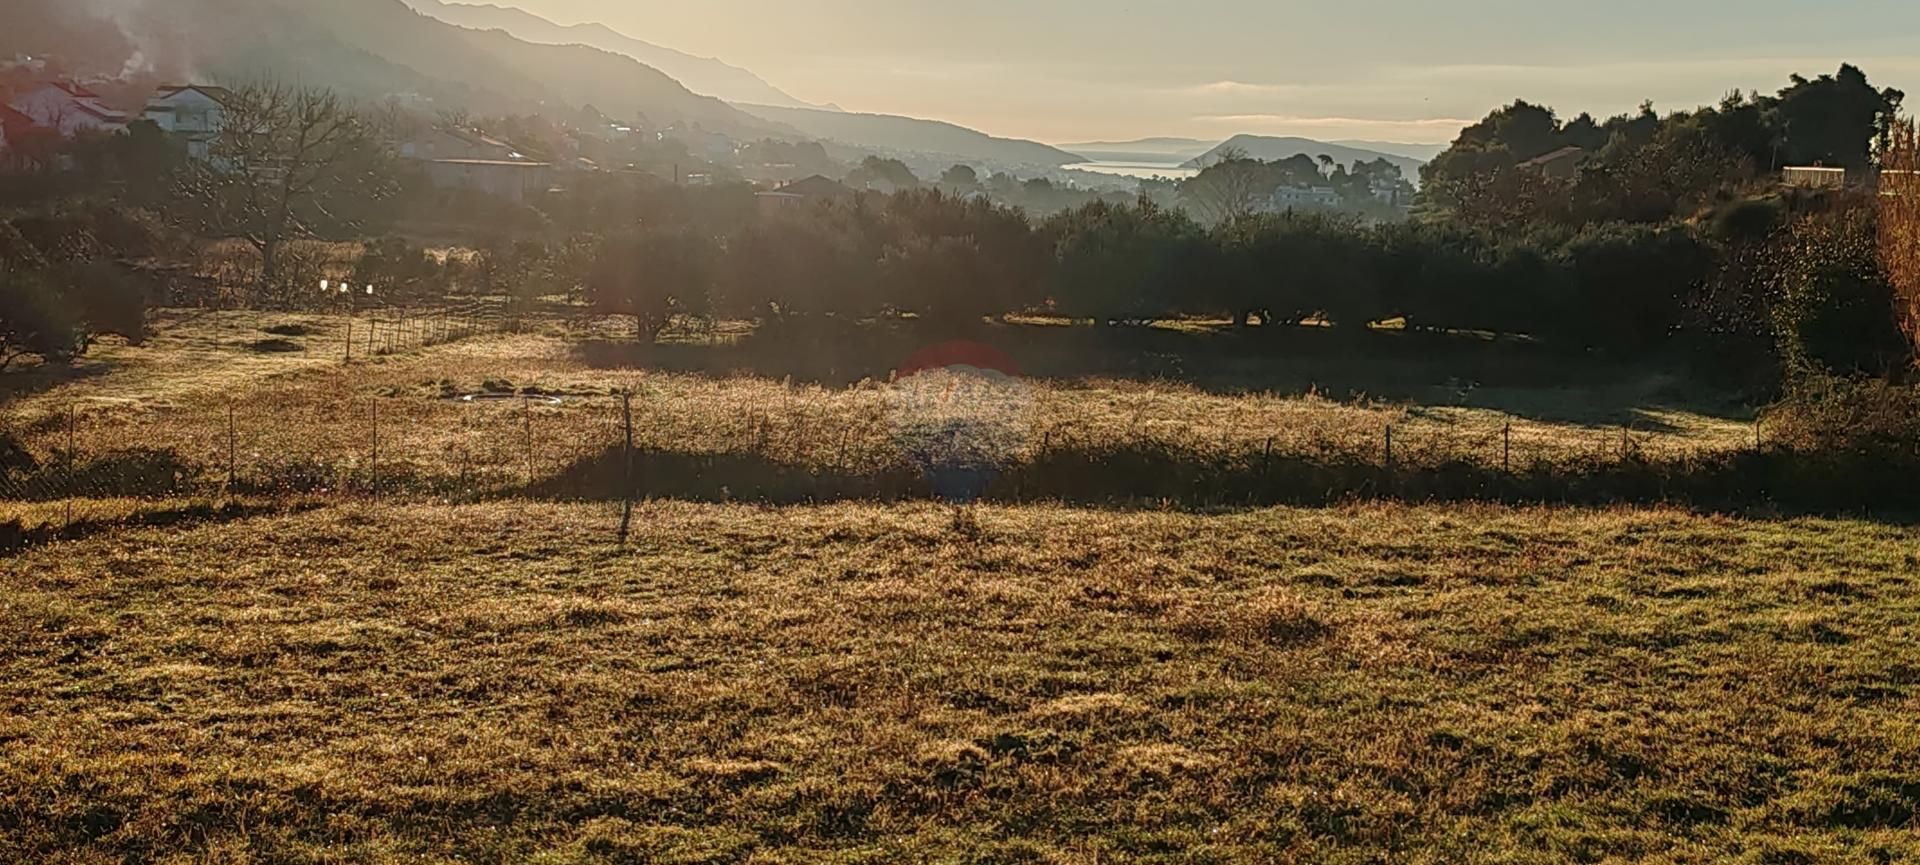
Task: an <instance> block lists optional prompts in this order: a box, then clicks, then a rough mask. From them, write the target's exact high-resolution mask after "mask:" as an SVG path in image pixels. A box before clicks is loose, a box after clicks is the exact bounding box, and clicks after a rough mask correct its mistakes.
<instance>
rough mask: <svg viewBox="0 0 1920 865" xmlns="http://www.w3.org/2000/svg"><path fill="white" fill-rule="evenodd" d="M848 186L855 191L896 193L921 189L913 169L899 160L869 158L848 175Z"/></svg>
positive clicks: (877, 157)
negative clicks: (873, 190) (866, 190)
mask: <svg viewBox="0 0 1920 865" xmlns="http://www.w3.org/2000/svg"><path fill="white" fill-rule="evenodd" d="M847 185H848V186H852V187H854V188H855V189H878V190H880V191H882V192H895V191H899V190H903V189H918V188H920V178H918V177H915V176H914V174H913V169H910V168H908V167H907V164H906V163H904V162H901V161H900V160H898V159H889V158H884V157H879V156H869V157H867V158H866V159H864V160H861V162H860V165H859V167H857V168H855V169H854V170H853V171H851V172H849V173H848V174H847Z"/></svg>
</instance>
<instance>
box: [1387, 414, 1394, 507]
mask: <svg viewBox="0 0 1920 865" xmlns="http://www.w3.org/2000/svg"><path fill="white" fill-rule="evenodd" d="M1392 488H1393V424H1387V489H1388V490H1389V491H1391V490H1392Z"/></svg>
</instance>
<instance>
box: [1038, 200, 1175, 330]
mask: <svg viewBox="0 0 1920 865" xmlns="http://www.w3.org/2000/svg"><path fill="white" fill-rule="evenodd" d="M1041 230H1042V231H1043V232H1045V233H1046V235H1047V236H1048V237H1050V238H1051V239H1052V240H1053V243H1054V249H1055V254H1056V256H1057V258H1058V270H1057V272H1056V277H1055V281H1054V291H1053V297H1052V302H1053V306H1054V308H1055V309H1056V310H1058V311H1060V312H1063V313H1065V314H1067V315H1070V316H1076V317H1091V318H1094V319H1096V320H1099V321H1107V320H1123V321H1126V320H1134V321H1137V320H1145V319H1153V318H1159V317H1163V316H1167V315H1170V314H1174V313H1175V312H1177V311H1179V310H1183V309H1190V308H1192V307H1191V306H1189V305H1187V304H1186V298H1185V297H1184V295H1185V294H1186V291H1185V290H1186V289H1188V288H1189V287H1190V286H1192V285H1193V284H1194V283H1195V282H1196V281H1197V278H1198V277H1199V276H1200V274H1203V273H1205V268H1204V265H1201V266H1198V267H1196V266H1195V265H1197V264H1200V263H1201V262H1202V256H1203V255H1204V254H1205V253H1206V251H1207V248H1208V244H1207V241H1206V233H1205V231H1204V230H1203V229H1202V228H1201V227H1200V226H1199V224H1197V223H1195V222H1194V221H1193V220H1192V219H1191V218H1189V217H1188V216H1187V215H1186V213H1185V212H1183V211H1178V210H1166V209H1163V208H1161V207H1159V206H1158V205H1155V204H1153V203H1151V202H1146V201H1143V202H1140V203H1139V204H1138V205H1135V206H1131V207H1128V206H1115V205H1110V204H1107V203H1105V202H1096V203H1094V204H1089V205H1087V206H1085V207H1082V208H1079V209H1077V210H1072V211H1068V212H1066V213H1062V214H1059V215H1057V216H1055V217H1053V218H1052V219H1050V220H1048V221H1047V223H1046V224H1045V225H1044V226H1043V227H1042V229H1041Z"/></svg>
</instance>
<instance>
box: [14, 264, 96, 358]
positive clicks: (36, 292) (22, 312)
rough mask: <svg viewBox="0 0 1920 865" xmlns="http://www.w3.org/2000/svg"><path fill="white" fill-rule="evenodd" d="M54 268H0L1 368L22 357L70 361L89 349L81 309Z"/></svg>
mask: <svg viewBox="0 0 1920 865" xmlns="http://www.w3.org/2000/svg"><path fill="white" fill-rule="evenodd" d="M61 289H62V287H61V285H60V282H59V280H58V279H57V278H56V277H55V275H54V274H53V273H52V272H51V271H47V270H38V271H0V370H4V369H6V368H7V367H9V366H11V365H12V364H13V363H14V362H15V361H18V360H19V359H21V358H23V357H29V356H33V357H39V358H40V359H41V360H43V361H45V362H47V363H67V362H69V361H71V360H72V359H73V358H74V357H75V356H77V355H79V354H80V353H81V352H82V351H85V350H86V345H87V340H88V336H89V335H88V332H87V329H86V326H85V324H84V322H83V321H82V320H81V316H80V314H79V310H78V308H76V306H75V305H74V304H72V303H70V302H68V299H67V297H66V293H65V292H64V291H62V290H61Z"/></svg>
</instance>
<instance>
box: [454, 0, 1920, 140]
mask: <svg viewBox="0 0 1920 865" xmlns="http://www.w3.org/2000/svg"><path fill="white" fill-rule="evenodd" d="M476 2H484V0H476ZM494 2H508V3H512V4H513V5H518V6H521V7H523V8H525V9H527V10H529V11H532V12H535V13H538V14H541V15H545V16H547V17H549V18H553V19H554V20H557V21H560V22H562V23H577V22H580V21H590V20H598V21H603V22H605V23H607V24H609V25H611V26H613V27H615V28H617V29H620V30H622V31H624V32H626V33H628V34H630V35H632V36H635V37H638V38H640V39H645V40H647V41H650V42H654V43H657V44H661V45H666V46H669V47H673V48H678V49H680V50H682V51H688V52H691V53H695V54H701V55H709V56H717V57H719V58H721V59H723V60H726V61H728V62H730V63H733V64H735V65H739V66H745V67H747V68H749V69H751V70H753V71H754V72H757V73H759V74H760V75H761V77H763V78H766V79H767V80H768V81H770V82H772V83H773V84H774V85H776V86H778V87H780V88H782V89H784V90H786V91H787V92H788V93H791V94H793V95H794V96H796V97H798V98H800V99H803V100H806V101H809V102H833V103H837V104H839V105H840V106H842V107H844V108H847V109H849V110H858V111H878V112H885V113H892V114H906V115H912V116H916V117H932V118H938V119H942V120H951V121H953V122H956V123H962V124H965V125H968V126H972V127H975V128H978V129H982V130H985V131H988V132H992V133H994V134H997V135H1009V136H1018V137H1023V138H1036V139H1040V140H1044V141H1050V142H1056V143H1059V142H1073V141H1084V140H1091V139H1119V138H1138V137H1143V136H1150V135H1177V136H1189V137H1194V138H1208V139H1217V138H1223V137H1225V136H1227V135H1231V134H1233V133H1237V132H1254V133H1264V134H1275V135H1305V136H1310V137H1316V138H1370V139H1377V140H1390V141H1444V140H1449V139H1451V138H1452V137H1453V134H1454V133H1455V132H1457V131H1458V129H1459V127H1460V126H1461V125H1463V123H1465V122H1468V121H1470V120H1472V119H1477V118H1479V117H1481V116H1483V115H1485V114H1486V112H1487V111H1488V110H1489V109H1490V108H1493V107H1494V106H1496V105H1500V104H1504V103H1506V102H1510V101H1512V100H1513V99H1515V98H1526V99H1530V100H1535V101H1544V102H1547V103H1549V104H1551V105H1553V106H1555V107H1556V108H1559V109H1560V110H1561V113H1562V114H1565V115H1569V116H1570V115H1572V114H1577V113H1578V112H1579V111H1582V110H1586V111H1593V112H1594V113H1596V114H1600V113H1608V114H1611V113H1618V112H1621V111H1625V110H1628V109H1630V108H1632V107H1634V106H1636V105H1638V104H1639V103H1640V102H1642V101H1643V100H1647V99H1652V100H1654V102H1655V103H1656V104H1658V105H1660V106H1663V107H1665V108H1679V107H1691V106H1693V105H1697V104H1700V103H1703V102H1710V101H1715V100H1718V99H1719V97H1720V96H1721V95H1723V94H1724V93H1725V92H1726V91H1728V90H1730V89H1733V88H1735V87H1740V88H1745V89H1756V88H1758V89H1765V90H1769V91H1771V90H1775V89H1778V88H1779V87H1781V86H1782V85H1784V84H1785V82H1786V77H1787V74H1788V73H1789V72H1796V71H1797V72H1801V73H1803V74H1807V75H1816V74H1820V73H1825V72H1831V71H1833V70H1834V69H1836V68H1838V66H1839V64H1840V62H1841V61H1842V60H1851V61H1853V62H1855V63H1858V64H1860V65H1861V66H1863V67H1864V68H1865V69H1866V71H1867V74H1868V75H1869V76H1870V77H1871V78H1872V79H1873V81H1874V83H1875V84H1877V85H1880V86H1895V87H1901V88H1902V89H1906V90H1911V91H1914V92H1915V94H1916V95H1915V97H1914V101H1915V102H1916V103H1920V0H1825V2H1820V3H1814V2H1806V0H1794V2H1789V0H1745V2H1729V0H1603V2H1591V0H1583V2H1578V3H1574V2H1561V0H1341V2H1312V3H1307V2H1297V0H1184V2H1138V0H1110V2H1096V0H972V2H938V3H936V2H932V0H670V2H669V0H494Z"/></svg>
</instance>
